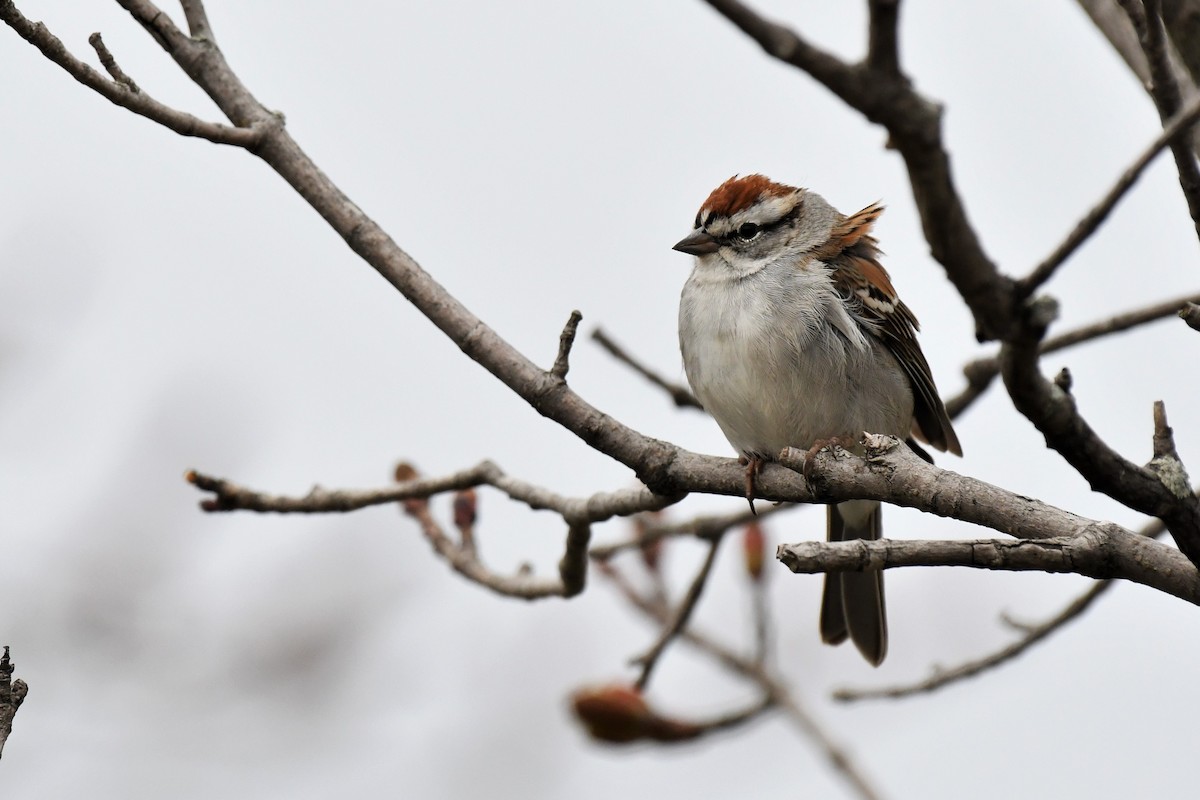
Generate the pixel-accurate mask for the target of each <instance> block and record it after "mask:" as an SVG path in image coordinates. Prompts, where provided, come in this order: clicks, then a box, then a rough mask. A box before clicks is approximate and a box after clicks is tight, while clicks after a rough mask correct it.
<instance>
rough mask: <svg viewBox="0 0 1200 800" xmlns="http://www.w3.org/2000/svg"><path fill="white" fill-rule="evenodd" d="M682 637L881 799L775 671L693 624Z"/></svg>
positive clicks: (617, 581)
mask: <svg viewBox="0 0 1200 800" xmlns="http://www.w3.org/2000/svg"><path fill="white" fill-rule="evenodd" d="M596 569H597V571H598V572H599V573H600V574H601V575H603V576H604V577H606V578H608V579H609V580H610V581H611V582H612V584H613V585H614V587H616V589H617V590H618V591H619V592H620V593H621V595H622V596H623V597H624V598H625V599H626V600H627V601H628V602H629V603H630V604H631V605H633V606H634V607H635V608H637V609H638V610H639V611H641V612H642V613H643V614H645V615H646V616H647V617H649V618H651V619H653V620H655V621H656V622H657V623H658V624H659V625H666V624H667V622H668V618H669V617H668V615H669V612H668V610H667V608H666V607H665V606H663V605H659V604H656V603H654V602H653V601H652V600H650V599H649V598H647V597H644V596H642V595H641V594H640V593H639V592H638V591H637V590H636V589H634V588H633V586H632V585H631V584H630V583H629V581H628V579H626V578H625V576H624V575H623V574H622V573H621V572H620V571H619V570H618V569H616V568H615V567H614V566H613V565H612V564H611V563H609V562H607V561H599V562H597V564H596ZM680 638H681V639H682V640H683V641H685V642H687V643H688V644H690V645H692V646H693V647H695V648H696V649H697V650H699V651H700V652H702V653H704V654H706V655H708V656H709V657H710V658H712V659H714V660H715V661H717V662H718V663H720V664H721V665H723V666H724V667H726V668H728V669H729V670H730V671H732V672H733V673H735V674H737V675H741V676H742V677H744V678H746V679H747V680H749V681H751V682H752V683H754V684H755V685H757V686H758V687H759V688H760V689H761V690H762V692H763V693H764V694H765V695H766V696H767V697H769V698H770V699H771V700H772V702H773V703H774V704H775V706H777V707H778V708H780V709H782V710H783V711H784V712H785V713H786V714H787V716H788V719H789V720H791V722H792V723H793V724H794V725H795V726H796V727H797V728H798V729H799V731H800V732H801V734H803V735H804V736H806V737H807V738H808V739H809V740H810V741H811V742H812V743H813V744H814V745H815V746H817V747H818V748H819V749H820V750H821V752H822V754H823V755H824V756H825V759H826V760H827V761H828V763H829V765H830V767H831V768H832V769H833V770H834V771H835V772H836V773H838V774H839V775H840V776H841V777H842V778H843V779H845V780H846V781H847V782H848V783H849V784H850V786H851V787H852V788H853V789H854V791H855V792H856V793H857V795H858V796H859V797H861V798H863V799H864V800H878V798H879V794H878V793H877V792H876V791H875V789H874V788H873V787H872V786H871V784H870V783H869V782H868V781H867V779H866V776H865V775H864V774H863V771H862V769H861V767H859V766H858V765H857V764H856V763H855V761H854V759H853V757H852V756H851V755H850V753H849V752H848V751H846V750H844V749H843V748H842V747H841V746H840V745H838V744H837V743H836V742H835V741H834V740H833V738H832V737H831V736H830V735H829V733H828V732H827V731H826V730H825V728H824V726H823V725H822V724H821V723H820V722H818V721H817V719H816V718H815V717H814V716H813V715H812V714H811V713H810V712H809V711H808V710H807V709H806V708H805V707H804V705H803V704H802V703H801V702H800V701H799V700H798V699H797V698H796V697H795V696H794V695H793V694H792V693H791V692H790V691H789V690H788V687H787V684H785V683H784V682H783V681H782V680H780V679H778V678H776V677H775V676H774V675H772V674H771V673H770V672H769V671H768V670H767V669H766V667H765V665H763V664H760V663H757V662H756V661H754V660H751V659H748V658H745V657H743V656H741V655H739V654H738V653H737V652H736V651H735V650H734V649H733V648H731V647H728V646H726V645H724V644H722V643H721V642H719V641H717V640H716V639H714V638H713V637H712V636H710V635H707V634H704V633H701V632H700V631H697V630H695V629H693V628H690V627H689V628H687V629H685V630H684V631H683V632H682V633H681V634H680Z"/></svg>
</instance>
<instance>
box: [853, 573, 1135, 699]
mask: <svg viewBox="0 0 1200 800" xmlns="http://www.w3.org/2000/svg"><path fill="white" fill-rule="evenodd" d="M1115 585H1116V582H1115V581H1111V580H1104V581H1097V582H1096V583H1095V584H1094V585H1093V586H1092V587H1091V588H1090V589H1088V590H1087V591H1086V592H1084V593H1083V594H1081V595H1080V596H1079V597H1077V598H1075V599H1074V600H1072V601H1071V602H1070V603H1069V604H1068V605H1067V607H1066V608H1064V609H1063V610H1062V611H1060V612H1059V613H1058V614H1055V615H1054V616H1053V617H1051V618H1050V619H1048V620H1046V621H1045V622H1043V623H1041V624H1039V625H1033V626H1030V629H1029V630H1028V631H1027V632H1026V634H1025V636H1024V638H1022V639H1019V640H1017V641H1015V642H1013V643H1012V644H1010V645H1008V646H1006V647H1003V648H1001V649H999V650H997V651H996V652H994V653H990V654H988V655H987V656H984V657H983V658H978V659H975V660H972V661H968V662H966V663H964V664H961V665H959V666H957V667H955V668H953V669H935V670H934V673H933V675H931V676H930V677H929V678H928V679H926V680H923V681H920V682H918V683H913V684H906V685H901V686H881V687H878V688H874V689H851V688H842V689H835V690H834V691H833V699H834V700H839V701H841V702H843V703H852V702H855V701H858V700H877V699H881V698H890V699H895V698H900V697H911V696H912V695H915V694H923V693H927V692H933V691H936V690H938V689H940V688H942V687H943V686H946V685H947V684H950V683H955V682H957V681H961V680H963V679H965V678H971V677H974V676H976V675H979V674H980V673H982V672H986V671H988V670H990V669H995V668H996V667H999V666H1000V665H1002V664H1005V663H1007V662H1009V661H1012V660H1013V659H1015V658H1016V657H1017V656H1019V655H1021V654H1022V653H1024V652H1025V651H1026V650H1028V649H1029V648H1030V647H1033V646H1034V645H1035V644H1037V643H1038V642H1041V641H1043V640H1044V639H1045V638H1046V637H1047V636H1049V635H1050V634H1052V633H1054V632H1055V631H1057V630H1058V629H1059V628H1061V627H1062V626H1063V625H1066V624H1067V623H1068V622H1070V621H1071V620H1073V619H1076V618H1077V617H1079V615H1080V614H1082V613H1083V612H1084V611H1086V610H1088V609H1089V608H1091V605H1092V603H1094V602H1096V600H1097V599H1099V598H1100V596H1101V595H1102V594H1104V593H1105V592H1107V591H1108V590H1109V589H1111V588H1112V587H1113V586H1115Z"/></svg>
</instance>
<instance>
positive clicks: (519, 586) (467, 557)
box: [403, 499, 578, 600]
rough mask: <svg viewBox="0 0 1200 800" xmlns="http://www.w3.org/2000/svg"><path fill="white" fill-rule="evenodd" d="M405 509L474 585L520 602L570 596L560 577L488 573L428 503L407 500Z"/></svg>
mask: <svg viewBox="0 0 1200 800" xmlns="http://www.w3.org/2000/svg"><path fill="white" fill-rule="evenodd" d="M403 507H404V513H406V514H408V515H409V516H410V517H412V518H413V519H415V520H416V521H417V524H419V525H420V527H421V533H423V534H425V538H426V539H428V540H429V543H430V544H431V545H433V549H434V552H436V553H437V554H438V555H440V556H441V557H442V558H444V559H446V561H447V562H448V563H449V564H450V566H451V567H452V568H453V569H454V571H455V572H457V573H459V574H460V575H462V576H463V577H464V578H467V579H468V580H470V581H471V582H473V583H477V584H479V585H480V586H483V587H484V588H486V589H491V590H492V591H493V592H495V593H496V594H499V595H503V596H504V597H516V598H519V599H521V600H540V599H542V598H544V597H566V596H567V592H566V587H565V586H564V584H563V581H562V579H561V578H557V579H547V578H536V577H533V576H532V575H529V574H527V573H526V572H525V571H524V570H522V571H520V572H519V573H518V574H516V575H501V574H500V573H497V572H492V571H491V570H489V569H488V568H487V567H485V566H484V565H483V563H482V562H481V561H480V560H479V558H478V557H477V556H476V554H475V553H474V552H473V551H468V550H467V549H465V548H463V547H461V546H459V545H457V544H455V543H454V542H453V541H452V540H451V539H450V537H449V536H447V535H446V534H445V532H443V531H442V528H441V526H440V525H438V523H437V520H435V519H434V518H433V514H432V513H430V510H429V502H428V501H427V500H424V499H419V500H406V501H404V504H403ZM576 594H578V592H576Z"/></svg>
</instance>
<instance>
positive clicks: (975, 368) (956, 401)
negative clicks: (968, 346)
mask: <svg viewBox="0 0 1200 800" xmlns="http://www.w3.org/2000/svg"><path fill="white" fill-rule="evenodd" d="M1193 301H1194V302H1197V303H1200V294H1190V295H1186V296H1184V297H1176V298H1173V299H1171V300H1165V301H1163V302H1161V303H1155V304H1154V305H1152V306H1146V307H1145V308H1139V309H1134V310H1133V311H1126V312H1124V313H1122V314H1118V315H1116V316H1115V317H1109V318H1108V319H1104V320H1100V321H1099V322H1093V323H1090V324H1088V325H1083V326H1081V327H1079V328H1074V329H1072V330H1069V331H1065V332H1064V333H1060V334H1059V335H1058V336H1051V337H1049V338H1048V339H1045V340H1044V341H1042V343H1041V344H1040V345H1038V354H1039V355H1046V354H1047V353H1053V352H1055V351H1058V350H1063V349H1065V348H1068V347H1073V346H1074V345H1077V344H1082V343H1083V342H1089V341H1091V340H1093V339H1099V338H1101V337H1103V336H1108V335H1109V334H1113V333H1121V332H1122V331H1127V330H1129V329H1131V328H1136V327H1138V326H1140V325H1145V324H1147V323H1149V322H1154V321H1156V320H1160V319H1165V318H1166V317H1169V316H1171V315H1172V314H1175V313H1177V312H1178V314H1179V316H1183V313H1184V312H1183V311H1180V309H1181V308H1185V307H1186V306H1187V305H1188V304H1189V303H1192V302H1193ZM1197 318H1198V321H1197V324H1200V311H1198V312H1197ZM999 374H1000V357H999V356H988V357H987V358H978V359H976V360H974V361H972V362H970V363H968V364H967V365H966V366H964V367H963V375H964V376H966V378H967V387H966V388H965V389H963V390H962V391H961V392H960V393H958V394H957V395H955V396H954V397H951V398H948V399H947V400H946V413H948V414H949V415H950V418H951V419H955V418H956V417H958V415H959V414H961V413H962V412H964V411H966V410H967V408H969V407H970V406H971V404H972V403H974V402H975V401H976V400H977V399H979V397H981V396H982V395H983V393H984V392H985V391H987V389H988V387H989V386H991V385H992V381H993V380H995V378H996V376H997V375H999Z"/></svg>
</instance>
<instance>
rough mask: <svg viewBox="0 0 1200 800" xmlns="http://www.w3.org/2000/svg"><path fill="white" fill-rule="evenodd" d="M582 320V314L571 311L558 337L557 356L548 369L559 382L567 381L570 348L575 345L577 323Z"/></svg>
mask: <svg viewBox="0 0 1200 800" xmlns="http://www.w3.org/2000/svg"><path fill="white" fill-rule="evenodd" d="M582 319H583V314H580V313H579V312H578V311H572V312H571V316H570V318H569V319H568V320H567V324H566V325H564V326H563V329H562V333H561V334H559V336H558V356H557V357H556V358H555V359H554V366H553V367H551V368H550V374H551V375H553V376H554V377H555V378H558V379H559V380H560V381H565V380H566V379H567V372H568V370H570V369H571V347H572V346H573V345H574V344H575V332H576V331H577V330H578V329H579V321H580V320H582Z"/></svg>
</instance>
